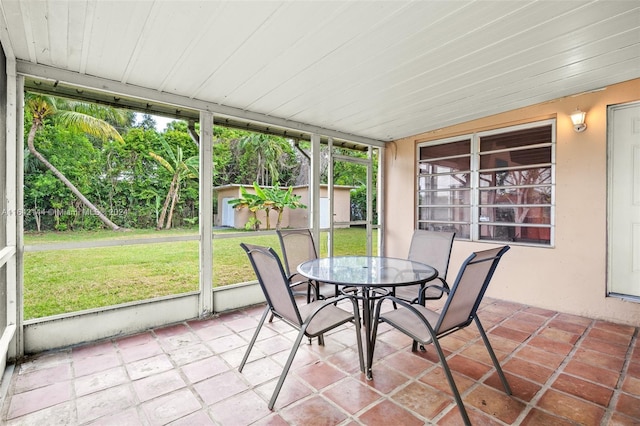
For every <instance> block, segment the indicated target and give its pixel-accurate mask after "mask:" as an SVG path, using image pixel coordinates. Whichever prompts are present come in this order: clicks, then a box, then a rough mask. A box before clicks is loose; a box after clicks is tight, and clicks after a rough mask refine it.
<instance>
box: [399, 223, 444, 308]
mask: <svg viewBox="0 0 640 426" xmlns="http://www.w3.org/2000/svg"><path fill="white" fill-rule="evenodd" d="M455 236H456V233H455V232H438V231H426V230H423V229H416V230H415V231H413V237H412V238H411V245H410V246H409V255H408V256H407V257H408V258H409V260H415V261H417V262H422V263H425V264H427V265H429V266H431V267H433V268H435V269H436V270H437V271H438V277H437V278H436V280H437V281H439V282H438V283H436V284H428V285H426V286H425V288H424V289H422V288H421V286H420V285H411V286H399V287H395V289H394V291H393V293H392V294H393V295H394V296H396V297H398V298H400V299H403V300H406V301H408V302H412V303H414V302H420V304H422V305H424V303H425V300H432V299H440V298H441V297H442V295H443V294H444V291H443V290H441V288H444V289H446V290H448V289H449V285H448V284H447V281H446V277H447V270H448V269H449V259H450V257H451V248H452V247H453V239H454V237H455ZM421 290H422V291H421Z"/></svg>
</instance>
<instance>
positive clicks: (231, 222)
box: [220, 198, 236, 228]
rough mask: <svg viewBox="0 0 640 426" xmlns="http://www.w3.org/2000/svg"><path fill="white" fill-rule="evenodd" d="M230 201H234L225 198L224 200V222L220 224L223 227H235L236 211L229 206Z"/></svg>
mask: <svg viewBox="0 0 640 426" xmlns="http://www.w3.org/2000/svg"><path fill="white" fill-rule="evenodd" d="M229 200H233V198H223V199H222V220H221V221H220V224H221V225H222V226H230V227H232V228H233V227H234V226H235V214H236V211H235V210H234V209H233V207H232V206H231V204H229Z"/></svg>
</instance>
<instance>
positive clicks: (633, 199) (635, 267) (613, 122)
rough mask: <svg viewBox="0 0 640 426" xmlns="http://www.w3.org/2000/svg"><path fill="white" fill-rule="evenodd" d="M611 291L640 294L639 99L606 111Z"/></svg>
mask: <svg viewBox="0 0 640 426" xmlns="http://www.w3.org/2000/svg"><path fill="white" fill-rule="evenodd" d="M608 123H609V134H608V138H609V140H608V146H609V250H608V252H609V282H608V293H609V294H611V295H619V296H623V297H625V296H631V297H634V298H635V297H640V103H632V104H625V105H615V106H611V107H609V111H608Z"/></svg>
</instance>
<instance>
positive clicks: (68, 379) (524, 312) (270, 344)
mask: <svg viewBox="0 0 640 426" xmlns="http://www.w3.org/2000/svg"><path fill="white" fill-rule="evenodd" d="M263 309H264V307H263V306H257V307H253V308H249V309H245V310H241V311H237V312H232V313H227V314H224V315H220V316H218V317H216V318H211V319H207V320H198V321H189V322H184V323H180V324H176V325H172V326H169V327H164V328H159V329H154V330H150V331H148V332H145V333H141V334H138V335H135V336H127V337H119V338H115V339H110V340H107V341H102V342H96V343H93V344H89V345H85V346H80V347H73V348H68V349H64V350H59V351H55V352H48V353H42V354H38V355H36V356H34V357H32V358H29V359H26V360H24V361H23V362H21V363H19V364H18V365H16V366H15V369H14V371H13V375H12V376H11V377H10V382H9V383H8V390H7V394H6V396H5V397H4V399H3V405H2V414H1V418H0V423H2V424H7V425H38V426H42V425H85V424H87V425H88V424H91V425H164V424H171V425H249V424H256V425H266V424H275V425H278V424H281V425H284V424H298V425H315V424H317V425H358V424H366V425H389V424H393V425H421V424H442V425H454V424H461V418H460V416H459V412H458V410H457V407H456V405H455V402H454V400H453V398H452V396H451V392H450V390H449V387H448V385H447V382H446V380H445V378H444V376H443V373H442V369H441V367H440V366H439V365H438V363H437V357H436V355H435V352H434V350H433V348H431V347H427V351H426V352H419V353H412V352H411V350H410V348H411V345H410V344H411V342H410V341H409V339H408V338H407V337H405V336H404V335H402V334H400V333H399V332H397V331H395V330H393V329H390V328H388V327H386V326H384V325H382V326H381V327H380V330H379V337H378V339H379V340H378V342H379V343H378V345H377V346H376V354H375V355H376V361H375V363H374V367H373V374H374V379H373V380H371V381H368V380H366V379H365V377H364V376H363V374H361V373H360V371H359V369H358V362H357V352H356V346H355V336H354V329H353V326H352V325H347V326H345V327H343V328H339V329H337V330H336V331H335V332H333V333H330V334H329V335H327V336H326V338H325V342H326V345H325V346H324V347H322V346H319V345H318V344H317V341H315V340H314V341H313V343H312V344H309V343H308V341H305V342H303V344H302V345H301V347H300V348H299V350H298V354H297V356H296V360H295V362H294V365H293V368H292V370H291V372H290V373H289V376H288V378H287V380H286V381H285V383H284V387H283V389H282V392H281V394H280V396H279V398H278V400H277V402H276V406H275V409H274V410H273V411H270V410H269V409H268V408H267V401H268V399H269V397H270V395H271V392H272V390H273V388H274V387H275V382H276V380H277V378H278V376H279V374H280V372H281V369H282V365H283V364H284V362H285V360H286V358H287V356H288V353H289V350H290V348H291V345H292V342H293V339H294V338H295V331H293V330H292V329H291V328H290V327H288V326H287V325H286V324H284V323H282V322H281V321H277V320H276V321H274V322H273V323H271V324H268V325H267V326H266V327H265V328H263V330H262V332H261V334H260V336H259V341H258V342H257V343H256V346H255V347H254V350H253V352H252V355H251V357H250V362H249V363H248V364H247V366H246V367H245V370H244V371H243V372H242V373H239V372H238V368H237V367H238V365H239V363H240V360H241V358H242V355H243V354H244V351H245V349H246V347H247V343H248V341H249V339H250V338H251V335H252V333H253V331H254V330H255V327H256V325H257V323H258V320H259V318H260V315H261V313H262V311H263ZM479 316H480V319H481V320H482V321H483V323H484V326H485V328H486V329H487V331H488V335H489V339H490V340H491V342H492V345H493V347H494V349H495V351H496V353H497V355H498V357H499V358H500V360H501V364H502V365H503V368H504V370H505V373H506V374H507V377H508V380H509V382H510V384H511V387H512V388H513V391H514V394H513V396H511V397H509V396H507V395H505V393H504V392H503V389H502V387H501V385H500V382H499V380H498V378H497V376H496V374H495V370H494V369H493V367H492V366H491V362H490V360H489V357H488V355H487V353H486V350H485V349H484V346H483V345H482V342H481V340H480V337H479V335H478V333H477V331H476V330H475V325H471V326H470V327H468V328H467V329H465V330H463V331H461V332H459V333H456V334H453V335H451V336H448V337H446V338H444V339H443V341H442V342H443V346H444V347H445V349H446V351H447V352H448V360H449V362H450V365H451V367H452V369H453V370H454V376H455V380H456V382H457V384H458V386H459V389H460V390H461V392H462V395H463V399H464V402H465V406H466V407H467V410H468V412H469V415H470V417H471V420H472V422H473V423H474V424H478V425H512V424H514V425H520V424H522V425H577V424H580V425H638V424H640V339H639V336H638V331H639V327H630V326H624V325H617V324H612V323H608V322H602V321H597V320H592V319H588V318H583V317H578V316H574V315H567V314H563V313H558V312H553V311H548V310H543V309H537V308H532V307H528V306H525V305H519V304H514V303H506V302H502V301H499V300H493V299H485V301H484V303H483V305H482V307H481V309H480V313H479ZM6 385H7V384H5V387H6Z"/></svg>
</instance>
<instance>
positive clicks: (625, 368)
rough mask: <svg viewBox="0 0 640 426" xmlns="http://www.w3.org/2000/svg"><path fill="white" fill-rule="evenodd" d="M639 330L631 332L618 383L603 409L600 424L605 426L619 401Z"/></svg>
mask: <svg viewBox="0 0 640 426" xmlns="http://www.w3.org/2000/svg"><path fill="white" fill-rule="evenodd" d="M638 333H639V328H638V327H635V330H634V332H633V336H631V341H630V342H629V347H628V348H627V353H626V354H625V361H624V364H623V366H622V368H621V369H620V375H619V376H618V381H617V382H616V386H615V388H613V393H612V395H611V399H609V404H608V405H607V408H606V409H605V413H604V416H602V421H601V422H600V424H602V425H606V424H609V422H610V421H611V418H612V417H613V414H614V413H615V411H616V410H615V407H616V405H617V403H618V400H619V399H620V394H621V393H622V385H623V384H624V380H625V378H626V375H627V372H628V371H629V365H631V355H632V354H633V350H634V346H635V345H636V343H637V342H640V338H639V337H638Z"/></svg>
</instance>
